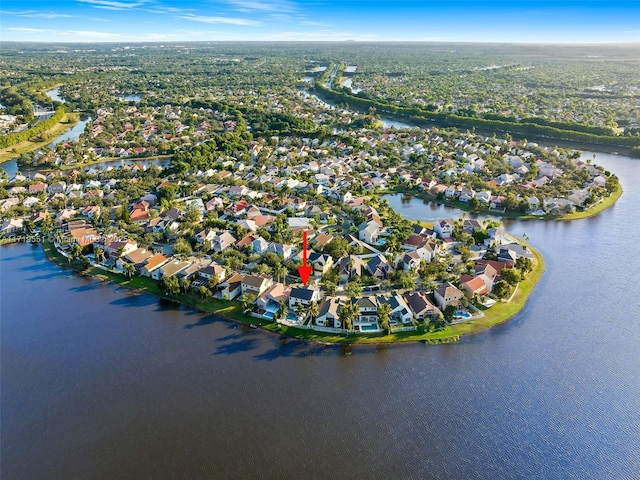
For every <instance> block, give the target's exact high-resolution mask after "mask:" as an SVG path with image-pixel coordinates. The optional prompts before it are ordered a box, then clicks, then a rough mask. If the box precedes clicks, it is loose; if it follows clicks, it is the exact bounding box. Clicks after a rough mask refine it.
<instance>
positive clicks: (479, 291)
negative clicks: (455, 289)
mask: <svg viewBox="0 0 640 480" xmlns="http://www.w3.org/2000/svg"><path fill="white" fill-rule="evenodd" d="M462 289H463V290H464V292H465V295H466V296H467V298H468V299H471V298H473V296H474V295H478V296H482V295H486V294H487V293H489V289H488V288H487V284H486V282H485V281H484V280H483V279H482V278H481V277H473V278H472V279H471V280H467V281H466V282H464V283H462Z"/></svg>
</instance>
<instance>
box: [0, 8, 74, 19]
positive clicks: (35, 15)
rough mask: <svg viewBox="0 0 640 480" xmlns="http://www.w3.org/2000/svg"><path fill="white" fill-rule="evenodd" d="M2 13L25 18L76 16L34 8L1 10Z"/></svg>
mask: <svg viewBox="0 0 640 480" xmlns="http://www.w3.org/2000/svg"><path fill="white" fill-rule="evenodd" d="M2 13H3V14H5V15H16V16H18V17H27V18H77V17H76V16H75V15H69V14H67V13H54V12H38V11H36V10H25V11H24V12H9V11H3V12H2Z"/></svg>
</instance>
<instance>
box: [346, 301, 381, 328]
mask: <svg viewBox="0 0 640 480" xmlns="http://www.w3.org/2000/svg"><path fill="white" fill-rule="evenodd" d="M351 303H352V304H355V305H356V306H357V307H358V316H357V317H356V319H355V320H354V321H353V326H354V328H355V329H356V330H361V331H362V330H368V331H373V330H374V329H375V330H377V329H378V328H379V327H378V300H377V299H376V297H374V296H368V297H361V298H358V299H355V298H352V299H351ZM363 327H364V328H363Z"/></svg>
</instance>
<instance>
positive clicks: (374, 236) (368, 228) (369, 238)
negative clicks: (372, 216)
mask: <svg viewBox="0 0 640 480" xmlns="http://www.w3.org/2000/svg"><path fill="white" fill-rule="evenodd" d="M379 235H380V225H378V223H376V222H375V221H370V222H368V223H362V224H361V225H360V226H359V227H358V238H359V239H360V240H361V241H363V242H366V243H368V244H371V245H373V244H375V243H376V242H377V241H378V236H379Z"/></svg>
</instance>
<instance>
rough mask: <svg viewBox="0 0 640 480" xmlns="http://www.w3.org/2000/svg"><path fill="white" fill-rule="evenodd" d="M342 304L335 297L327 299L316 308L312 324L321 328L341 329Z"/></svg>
mask: <svg viewBox="0 0 640 480" xmlns="http://www.w3.org/2000/svg"><path fill="white" fill-rule="evenodd" d="M341 308H342V302H341V300H340V299H339V298H336V297H327V298H325V299H324V300H322V303H320V306H319V307H318V316H317V317H316V319H315V321H314V323H315V324H316V325H318V326H321V327H332V328H341V327H342V324H341V322H340V309H341Z"/></svg>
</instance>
